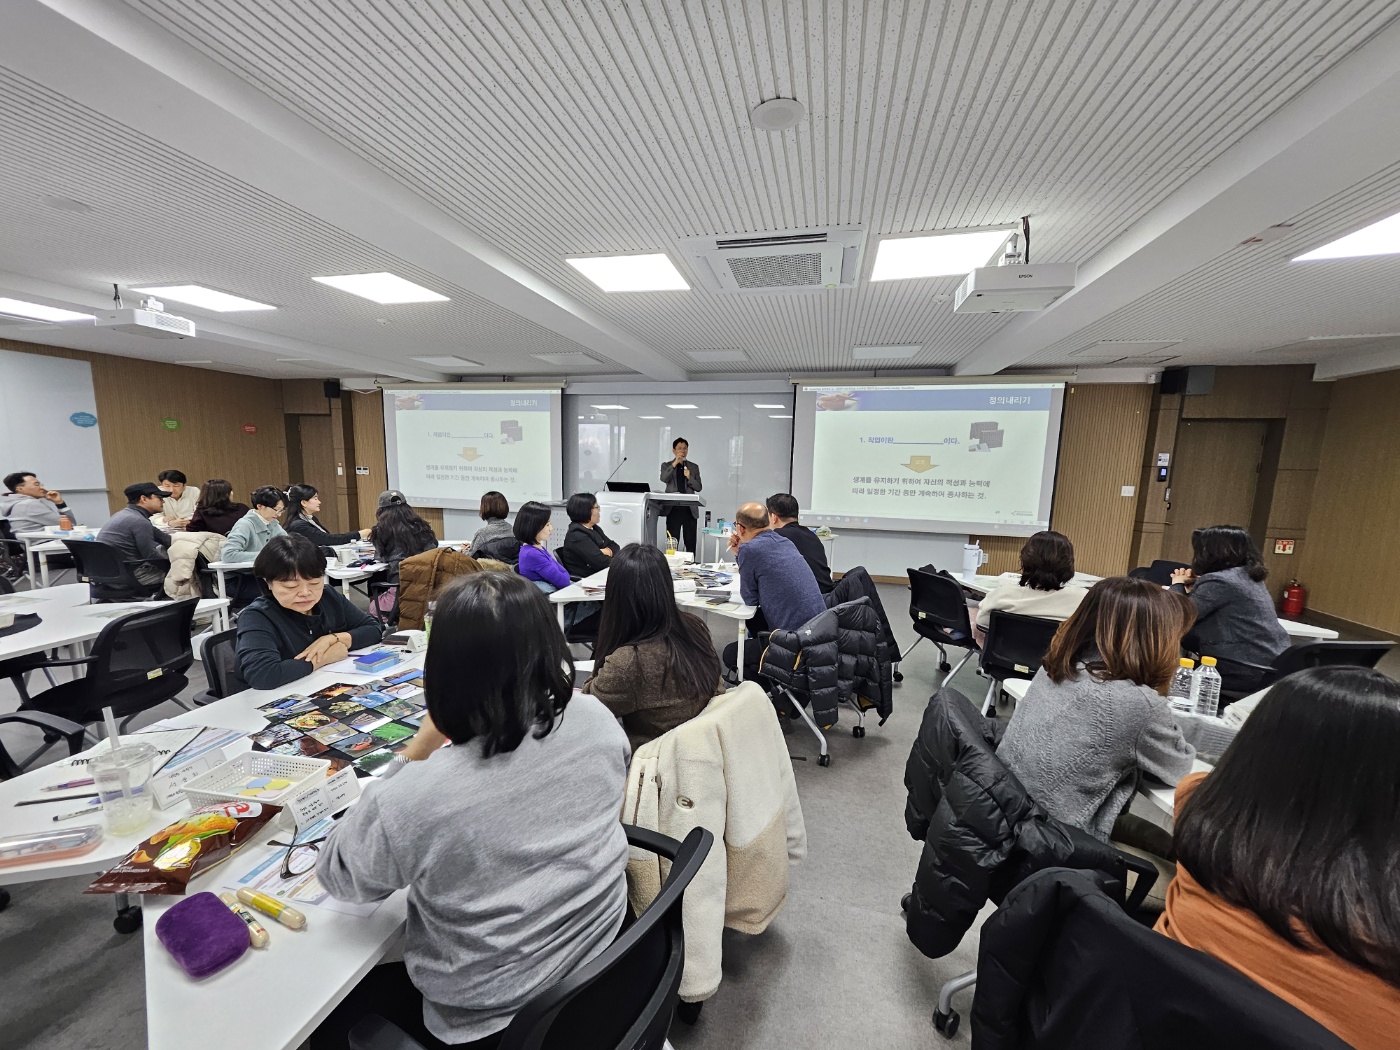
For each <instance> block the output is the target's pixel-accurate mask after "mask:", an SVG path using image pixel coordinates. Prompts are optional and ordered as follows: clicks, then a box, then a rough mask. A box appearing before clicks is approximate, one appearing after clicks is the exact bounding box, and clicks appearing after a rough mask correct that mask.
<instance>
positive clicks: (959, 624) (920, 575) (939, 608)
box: [907, 565, 972, 637]
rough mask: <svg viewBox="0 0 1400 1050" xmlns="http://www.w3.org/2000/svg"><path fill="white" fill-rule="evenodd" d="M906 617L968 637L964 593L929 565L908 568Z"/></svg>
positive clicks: (968, 623)
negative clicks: (907, 609) (907, 608)
mask: <svg viewBox="0 0 1400 1050" xmlns="http://www.w3.org/2000/svg"><path fill="white" fill-rule="evenodd" d="M907 571H908V573H909V618H910V619H912V620H913V621H914V622H915V623H916V624H918V623H920V622H922V623H924V624H930V623H931V624H932V625H933V626H934V627H935V628H941V629H942V630H944V631H954V632H957V633H958V634H961V635H963V636H964V637H971V636H972V621H971V620H970V619H969V617H968V615H967V596H966V595H965V594H964V593H963V589H962V585H961V584H959V583H958V582H957V581H956V580H954V579H952V578H950V577H948V576H942V575H940V574H939V573H937V572H936V571H934V568H933V566H932V565H925V566H924V567H923V568H922V569H909V570H907Z"/></svg>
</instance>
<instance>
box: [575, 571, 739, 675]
mask: <svg viewBox="0 0 1400 1050" xmlns="http://www.w3.org/2000/svg"><path fill="white" fill-rule="evenodd" d="M724 571H726V572H729V573H731V575H732V576H733V579H732V581H731V582H730V584H729V601H728V602H726V603H725V604H723V605H711V604H710V600H709V599H708V598H703V597H699V596H697V595H696V594H695V592H694V591H678V592H677V593H676V604H677V605H681V606H684V607H685V608H687V609H694V610H695V611H696V612H702V613H705V612H711V613H715V614H716V615H718V616H723V617H725V618H727V619H730V620H737V621H738V632H737V633H738V643H739V650H738V654H737V657H736V659H737V666H738V669H739V674H740V675H742V674H743V673H744V641H745V638H746V637H747V635H748V629H749V628H748V622H749V621H750V620H752V619H753V617H754V613H756V612H758V609H757V608H756V607H754V606H752V605H745V604H744V602H743V599H742V598H740V597H739V567H738V566H737V565H736V566H733V567H732V568H730V567H728V566H726V567H725V569H724ZM607 582H608V570H607V569H602V570H600V571H599V572H595V573H594V574H593V575H592V576H588V577H585V578H584V579H582V580H578V581H576V582H574V583H571V584H569V586H567V587H561V588H560V589H559V590H557V591H554V592H553V593H552V594H550V596H549V600H550V601H551V602H553V603H554V604H555V605H557V606H558V611H559V626H560V627H563V626H564V606H565V605H567V604H568V603H570V602H601V601H602V600H603V598H604V597H606V592H605V591H604V589H603V588H605V587H606V585H607ZM589 588H594V589H593V590H589Z"/></svg>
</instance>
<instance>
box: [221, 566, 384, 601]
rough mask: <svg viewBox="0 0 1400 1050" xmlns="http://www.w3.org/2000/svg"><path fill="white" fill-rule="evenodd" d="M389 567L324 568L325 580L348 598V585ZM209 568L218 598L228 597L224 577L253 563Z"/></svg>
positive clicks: (249, 570)
mask: <svg viewBox="0 0 1400 1050" xmlns="http://www.w3.org/2000/svg"><path fill="white" fill-rule="evenodd" d="M388 567H389V566H388V564H387V563H385V562H382V561H376V562H371V563H370V564H369V565H359V566H356V567H355V568H348V567H346V566H344V565H328V566H326V578H327V579H330V580H332V581H334V582H335V583H338V584H339V585H340V593H341V594H343V595H345V597H347V598H349V597H350V585H351V584H352V583H359V582H360V581H361V580H367V579H369V578H370V577H371V576H373V575H374V574H375V573H377V572H383V571H384V570H385V569H387V568H388ZM209 568H211V569H213V570H214V576H215V579H216V581H217V582H216V584H215V587H216V589H217V590H218V592H219V597H220V598H224V597H227V595H228V584H227V580H226V576H227V575H228V574H229V573H238V572H252V571H253V563H252V562H250V561H211V562H210V563H209Z"/></svg>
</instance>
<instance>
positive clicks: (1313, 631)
mask: <svg viewBox="0 0 1400 1050" xmlns="http://www.w3.org/2000/svg"><path fill="white" fill-rule="evenodd" d="M950 575H951V576H952V577H953V579H955V580H957V581H958V582H959V583H961V584H962V585H963V586H964V587H966V588H967V589H968V590H969V591H972V592H974V593H976V594H979V595H984V594H986V593H987V592H988V591H990V590H992V589H993V588H995V587H999V586H1001V584H1002V583H1003V582H1004V581H1006V580H1014V579H1016V578H1017V577H1019V576H1020V575H1021V574H1020V573H1019V572H1004V573H1002V574H1001V575H1000V576H964V575H963V574H962V573H960V572H955V573H951V574H950ZM1101 579H1103V577H1102V576H1091V575H1089V574H1088V573H1084V572H1077V573H1075V574H1074V579H1073V580H1072V581H1071V582H1072V583H1077V584H1080V585H1082V586H1084V587H1092V586H1093V585H1094V584H1096V583H1098V582H1099V581H1100V580H1101ZM1278 622H1279V626H1280V627H1282V628H1283V629H1284V631H1285V632H1286V633H1287V634H1288V637H1289V638H1292V639H1293V640H1294V641H1309V642H1330V641H1335V640H1336V639H1337V638H1340V637H1341V635H1339V634H1338V633H1337V632H1336V631H1334V630H1332V628H1330V627H1316V626H1314V625H1313V624H1310V623H1299V622H1298V621H1297V620H1285V619H1284V618H1283V617H1282V616H1280V617H1279V620H1278Z"/></svg>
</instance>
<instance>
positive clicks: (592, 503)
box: [564, 492, 598, 525]
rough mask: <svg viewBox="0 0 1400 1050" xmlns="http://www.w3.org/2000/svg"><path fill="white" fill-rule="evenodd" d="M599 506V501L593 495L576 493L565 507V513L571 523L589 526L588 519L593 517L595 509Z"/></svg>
mask: <svg viewBox="0 0 1400 1050" xmlns="http://www.w3.org/2000/svg"><path fill="white" fill-rule="evenodd" d="M597 505H598V500H597V497H595V496H594V495H593V493H591V492H575V493H574V494H573V495H572V496H570V497H569V502H568V503H567V504H565V505H564V513H565V514H567V515H568V516H569V520H570V521H574V522H577V523H578V524H580V525H587V524H588V519H589V518H591V517H593V508H594V507H596V506H597Z"/></svg>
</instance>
